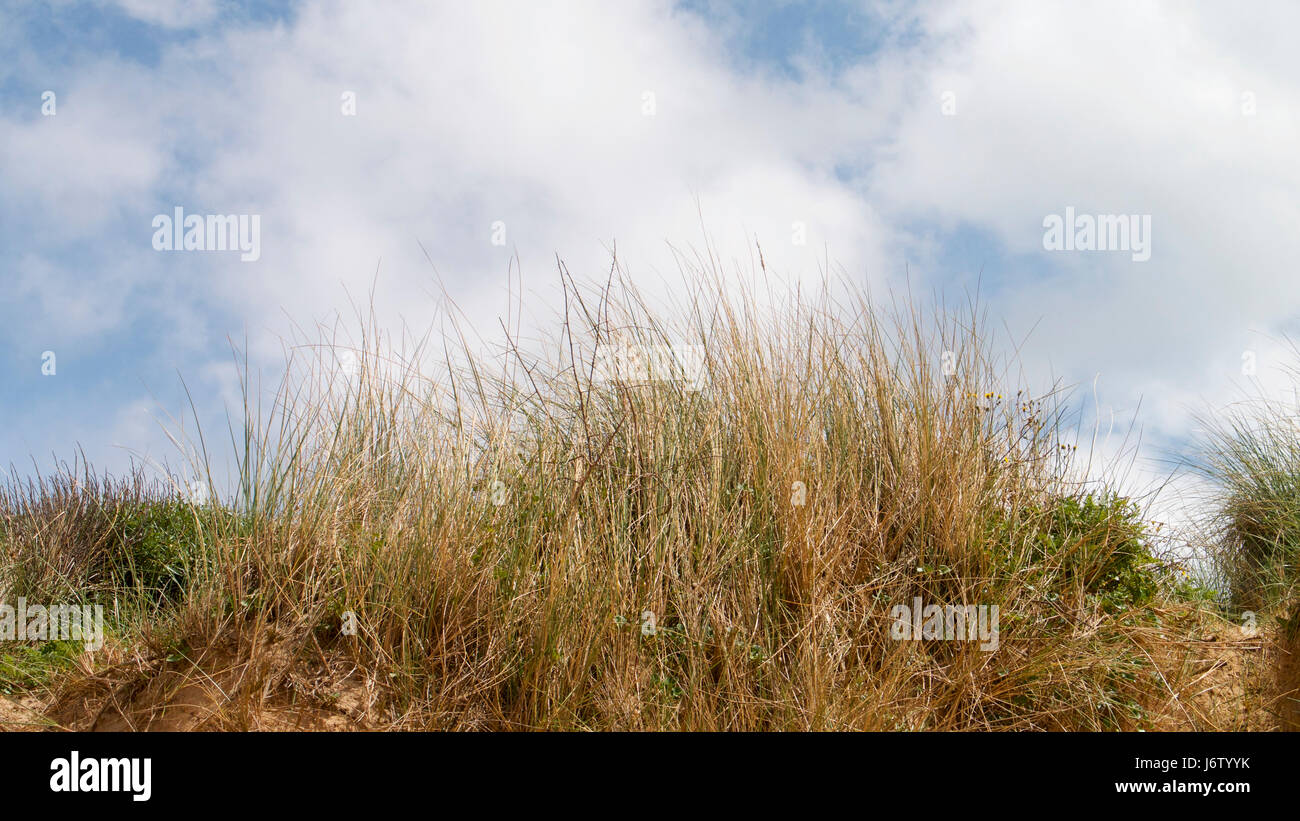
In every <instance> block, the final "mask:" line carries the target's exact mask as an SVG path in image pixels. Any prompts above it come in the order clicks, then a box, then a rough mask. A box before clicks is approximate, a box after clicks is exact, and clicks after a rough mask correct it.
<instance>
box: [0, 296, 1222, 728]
mask: <svg viewBox="0 0 1300 821" xmlns="http://www.w3.org/2000/svg"><path fill="white" fill-rule="evenodd" d="M615 273H617V271H616V272H615ZM696 274H697V275H696V277H695V279H694V281H695V282H696V283H697V288H696V290H695V291H694V292H693V293H692V294H691V295H690V297H689V299H687V300H686V303H685V304H686V307H685V308H683V309H679V310H677V311H674V312H669V313H668V314H665V313H664V312H661V311H657V310H653V309H652V308H651V307H650V306H649V305H648V303H647V302H646V301H645V300H643V299H642V298H640V297H639V296H638V295H637V293H636V292H635V291H634V290H633V289H632V288H631V287H630V286H629V285H627V284H626V283H625V282H624V281H623V279H622V277H619V276H615V277H614V278H613V279H612V280H611V283H610V284H608V285H607V286H605V287H604V288H584V287H579V286H577V285H575V284H574V282H573V281H572V279H571V278H568V277H565V278H564V283H565V295H566V306H567V308H566V312H565V315H564V316H563V317H562V323H561V324H560V326H559V331H558V333H557V334H556V335H555V337H554V338H551V339H549V340H546V341H543V342H537V343H530V344H525V343H524V342H523V341H522V340H519V339H514V338H508V340H507V345H506V346H505V348H504V350H503V351H501V352H500V353H499V355H495V356H493V355H487V356H485V355H481V354H480V353H479V352H477V351H474V350H471V346H470V344H469V343H468V342H466V341H465V337H464V336H463V335H461V334H460V333H459V331H454V332H453V333H450V334H448V335H447V336H446V338H445V344H444V346H443V349H442V351H441V352H440V353H439V356H438V358H439V359H440V360H441V361H439V362H437V363H436V364H431V363H430V361H429V359H430V357H431V356H432V353H433V351H434V349H433V348H432V347H431V346H428V345H416V346H413V347H412V348H410V349H407V350H400V349H399V348H398V346H396V345H394V344H392V343H391V342H390V341H388V340H386V339H385V338H383V337H381V336H379V335H377V334H375V333H370V334H368V335H365V336H364V337H363V342H362V343H361V344H360V345H358V346H357V347H356V349H355V350H354V351H352V352H351V353H352V359H353V361H355V363H356V368H355V369H354V370H350V369H340V368H339V367H338V366H337V362H338V361H339V360H338V354H339V353H340V351H339V349H338V346H330V345H325V346H323V347H302V348H297V349H295V353H294V355H293V356H292V357H291V361H290V366H289V369H288V373H287V375H286V377H285V379H284V381H283V383H282V384H281V385H280V388H279V390H278V391H277V392H276V394H275V396H274V399H273V401H271V402H270V403H269V405H268V407H267V408H266V409H264V408H262V407H261V406H260V404H259V401H258V399H259V394H258V392H257V391H256V389H255V388H253V387H252V386H247V390H246V397H247V402H246V407H245V419H243V420H238V422H239V424H236V425H232V430H233V431H234V433H235V436H234V439H235V441H236V443H237V456H238V461H239V464H240V470H239V476H238V483H237V485H238V486H237V487H236V488H235V489H234V491H233V492H232V493H231V494H229V495H224V496H223V495H221V494H216V496H215V497H214V498H213V499H198V500H189V501H180V500H178V498H177V494H176V493H174V492H172V491H171V490H170V489H163V490H155V491H153V492H152V496H151V495H149V494H148V493H143V492H140V491H137V490H135V489H131V490H127V491H122V490H120V489H115V490H113V491H112V492H107V490H106V488H107V486H87V485H85V484H79V485H77V486H76V487H75V488H73V487H70V486H68V485H66V484H54V485H49V484H46V485H31V486H28V487H27V489H26V491H25V492H23V493H19V492H18V491H17V490H14V489H11V490H10V492H9V495H8V496H6V497H4V498H3V499H0V508H2V509H3V512H0V521H2V522H3V527H4V530H3V533H4V536H3V546H4V548H3V549H4V553H3V561H4V566H5V568H6V571H5V573H6V575H5V576H4V579H5V584H6V585H8V587H7V588H6V589H7V590H9V591H16V590H19V589H22V590H26V591H29V592H31V591H41V592H42V594H44V595H49V596H54V595H75V596H81V597H84V598H85V599H87V600H115V601H116V604H117V610H116V613H117V615H116V617H115V621H113V624H112V628H111V629H112V632H113V636H112V640H111V641H110V646H109V647H108V648H106V649H105V650H104V651H102V652H101V653H100V654H99V655H98V656H96V657H94V658H89V657H83V658H80V659H79V660H78V661H76V662H75V663H74V664H72V665H71V668H75V669H70V670H68V671H65V673H62V674H60V676H58V677H55V679H54V681H55V683H53V684H51V685H50V687H51V704H52V707H51V708H50V710H49V711H48V716H49V719H50V720H51V721H52V722H53V723H55V724H56V725H59V726H65V727H74V726H75V727H82V728H89V727H99V728H131V729H145V728H172V729H177V728H184V729H241V728H253V727H272V728H275V727H292V726H310V727H317V728H323V729H342V728H345V727H346V728H396V729H425V728H428V729H551V730H586V729H593V730H659V729H671V730H841V729H864V730H878V729H885V730H892V729H913V730H983V729H1004V730H1024V729H1039V730H1066V729H1069V730H1095V729H1121V730H1126V729H1138V728H1144V727H1154V726H1157V725H1158V724H1160V722H1161V721H1163V720H1164V718H1163V717H1165V716H1167V715H1170V714H1176V715H1177V717H1178V721H1180V722H1183V724H1182V726H1187V727H1193V728H1208V727H1210V726H1212V725H1213V723H1214V721H1215V720H1216V719H1214V718H1213V717H1211V716H1208V715H1199V714H1197V712H1196V711H1188V710H1186V709H1183V708H1182V707H1181V706H1178V704H1177V702H1178V699H1177V698H1175V696H1176V695H1179V694H1180V693H1182V692H1183V688H1184V687H1185V686H1187V685H1189V683H1190V682H1191V681H1192V680H1193V679H1194V677H1195V676H1196V675H1197V674H1198V672H1200V671H1199V670H1198V668H1197V666H1196V664H1194V663H1193V659H1194V657H1195V654H1196V648H1195V646H1194V645H1195V643H1196V642H1198V641H1200V639H1201V637H1202V634H1203V632H1204V631H1205V630H1206V629H1208V628H1207V623H1208V620H1210V619H1211V617H1210V616H1208V615H1206V613H1204V612H1202V611H1201V610H1200V609H1198V607H1197V606H1196V605H1195V604H1190V603H1188V602H1187V596H1186V591H1183V592H1182V593H1180V592H1179V591H1178V590H1176V588H1175V585H1174V583H1173V582H1172V581H1171V576H1170V574H1168V573H1166V572H1165V571H1166V565H1165V564H1164V563H1162V562H1160V561H1158V560H1157V559H1156V558H1154V557H1153V556H1152V554H1151V550H1150V548H1149V541H1148V539H1147V535H1146V533H1145V530H1144V527H1143V525H1142V522H1141V521H1140V519H1139V518H1138V516H1137V512H1136V508H1135V507H1134V506H1133V505H1132V504H1131V503H1130V502H1129V501H1128V500H1126V499H1123V498H1120V497H1118V496H1116V495H1115V494H1114V493H1112V492H1110V491H1107V490H1105V489H1102V488H1100V483H1094V484H1093V485H1089V486H1088V487H1085V486H1083V485H1081V484H1080V483H1079V481H1078V479H1077V477H1076V471H1074V470H1073V469H1072V463H1071V454H1072V453H1073V450H1072V448H1071V447H1068V446H1066V443H1064V442H1062V441H1061V439H1060V438H1059V437H1058V430H1059V421H1060V420H1059V416H1058V410H1057V407H1058V405H1057V403H1056V397H1055V396H1053V395H1049V396H1040V397H1033V398H1031V397H1030V396H1029V395H1028V394H1027V393H1026V391H1025V390H1024V389H1023V388H1020V389H1017V387H1016V386H1015V385H1013V384H1009V383H1008V381H1007V370H1006V368H1005V365H1003V366H1001V367H999V365H998V364H997V363H995V362H993V361H991V360H990V359H988V358H986V355H985V353H984V351H985V350H986V347H985V343H984V339H983V337H982V336H981V334H980V332H979V329H978V327H977V324H978V323H977V322H976V321H975V320H976V319H977V318H978V317H977V316H975V315H972V316H971V317H970V318H969V319H968V321H965V322H957V321H955V320H951V319H947V318H942V317H941V318H940V319H938V320H936V321H935V322H932V323H927V322H926V321H924V320H923V319H922V318H921V317H920V316H919V315H918V314H916V313H914V312H907V311H904V312H890V313H885V312H882V311H880V310H879V309H878V308H877V306H875V305H873V304H872V303H871V302H870V300H868V299H867V298H865V297H864V296H862V295H860V294H856V295H855V294H851V295H850V297H849V298H848V299H846V300H844V301H835V300H832V299H831V298H830V297H820V298H818V299H815V300H812V301H809V300H807V299H806V298H803V297H802V296H801V295H800V294H798V293H794V292H792V293H790V294H788V295H787V298H786V299H785V300H784V301H781V302H779V304H778V305H777V306H776V307H771V308H762V309H760V308H759V307H758V306H757V305H756V304H755V302H754V301H753V300H752V299H748V298H746V297H745V294H740V295H739V296H738V295H737V294H735V293H727V292H726V291H725V289H724V288H723V287H722V285H721V277H720V276H718V275H716V274H715V273H713V272H712V271H709V270H705V271H702V272H696ZM371 327H372V328H373V326H371ZM327 340H328V335H327ZM301 351H308V352H309V356H308V357H307V359H306V360H304V359H303V358H302V357H301V355H300V352H301ZM204 448H205V445H204V443H202V442H200V443H199V447H198V452H199V453H200V458H199V462H198V465H197V470H198V473H199V475H200V476H202V477H203V478H205V479H207V480H209V481H212V480H213V477H212V476H207V475H206V473H207V470H208V469H207V465H208V460H207V456H206V450H205V449H204ZM132 487H133V488H134V486H132ZM217 498H220V499H224V500H228V501H226V502H224V503H222V504H217V503H215V502H216V499H217ZM106 499H107V500H108V501H105V500H106ZM122 499H125V500H126V501H124V502H122V501H120V500H122ZM112 500H119V501H112ZM119 502H120V503H119ZM114 505H117V507H114ZM169 505H171V506H174V507H168V506H169ZM119 508H121V509H120V510H119ZM178 509H179V510H182V511H183V512H184V515H183V516H181V515H175V512H176V510H178ZM160 510H161V511H163V513H159V511H160ZM164 513H165V515H163V514H164ZM151 515H152V518H150V516H151ZM122 523H126V524H127V525H129V526H125V525H123V526H119V525H122ZM151 527H152V528H153V530H152V531H150V530H148V529H149V528H151ZM142 528H143V529H144V530H143V531H142ZM144 531H147V532H150V533H153V534H154V535H153V537H151V538H145V537H144V536H142V535H141V533H142V532H144ZM155 531H156V532H155ZM159 533H161V534H162V535H158V534H159ZM131 568H134V570H133V571H132V570H131ZM60 585H61V586H60ZM918 598H919V599H920V600H921V601H922V602H923V603H924V604H925V605H938V606H945V605H953V606H960V607H966V606H975V607H993V606H996V607H997V608H998V611H999V614H1000V619H999V632H998V637H997V642H996V644H997V646H996V649H991V648H987V647H982V646H981V645H982V643H981V642H980V641H962V640H945V639H942V638H940V639H935V638H924V639H923V640H915V641H913V640H900V639H898V638H895V637H893V635H892V630H891V628H893V627H894V625H895V622H896V619H895V616H894V608H895V607H897V606H899V605H909V606H910V605H911V604H912V603H913V602H914V601H915V600H916V599H918ZM128 603H133V604H130V606H127V604H128ZM353 628H355V630H354V629H353ZM56 685H57V686H56ZM77 705H81V707H77ZM87 705H90V706H87Z"/></svg>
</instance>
